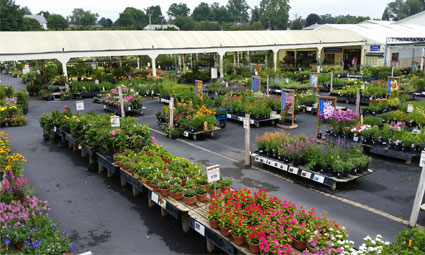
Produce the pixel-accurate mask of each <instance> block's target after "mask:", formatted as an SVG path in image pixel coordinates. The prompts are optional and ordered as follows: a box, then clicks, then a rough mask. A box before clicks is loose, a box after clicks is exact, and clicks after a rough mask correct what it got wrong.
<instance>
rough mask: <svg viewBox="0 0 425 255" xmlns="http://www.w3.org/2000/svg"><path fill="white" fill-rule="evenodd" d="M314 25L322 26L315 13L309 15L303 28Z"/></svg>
mask: <svg viewBox="0 0 425 255" xmlns="http://www.w3.org/2000/svg"><path fill="white" fill-rule="evenodd" d="M316 23H317V24H322V19H321V18H320V16H319V15H317V14H316V13H310V14H309V15H308V16H307V18H306V20H305V26H306V27H308V26H311V25H314V24H316Z"/></svg>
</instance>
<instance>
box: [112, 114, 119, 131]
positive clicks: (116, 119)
mask: <svg viewBox="0 0 425 255" xmlns="http://www.w3.org/2000/svg"><path fill="white" fill-rule="evenodd" d="M111 127H113V128H115V127H120V117H119V116H111Z"/></svg>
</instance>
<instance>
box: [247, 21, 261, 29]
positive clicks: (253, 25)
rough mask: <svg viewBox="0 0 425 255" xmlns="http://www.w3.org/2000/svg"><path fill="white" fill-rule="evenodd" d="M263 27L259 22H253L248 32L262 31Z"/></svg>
mask: <svg viewBox="0 0 425 255" xmlns="http://www.w3.org/2000/svg"><path fill="white" fill-rule="evenodd" d="M263 29H264V27H263V25H262V24H261V22H260V21H255V22H253V23H252V24H251V25H250V26H249V30H263Z"/></svg>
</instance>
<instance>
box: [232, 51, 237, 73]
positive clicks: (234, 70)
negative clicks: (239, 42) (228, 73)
mask: <svg viewBox="0 0 425 255" xmlns="http://www.w3.org/2000/svg"><path fill="white" fill-rule="evenodd" d="M236 54H237V52H236V51H235V52H233V74H236Z"/></svg>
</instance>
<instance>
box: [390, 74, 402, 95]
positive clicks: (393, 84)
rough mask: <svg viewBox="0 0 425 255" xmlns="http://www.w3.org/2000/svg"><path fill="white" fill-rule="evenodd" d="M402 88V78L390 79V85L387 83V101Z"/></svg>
mask: <svg viewBox="0 0 425 255" xmlns="http://www.w3.org/2000/svg"><path fill="white" fill-rule="evenodd" d="M399 88H400V77H392V76H390V77H388V83H387V99H388V96H389V95H390V94H391V93H392V92H394V91H396V92H397V93H398V91H399Z"/></svg>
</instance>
